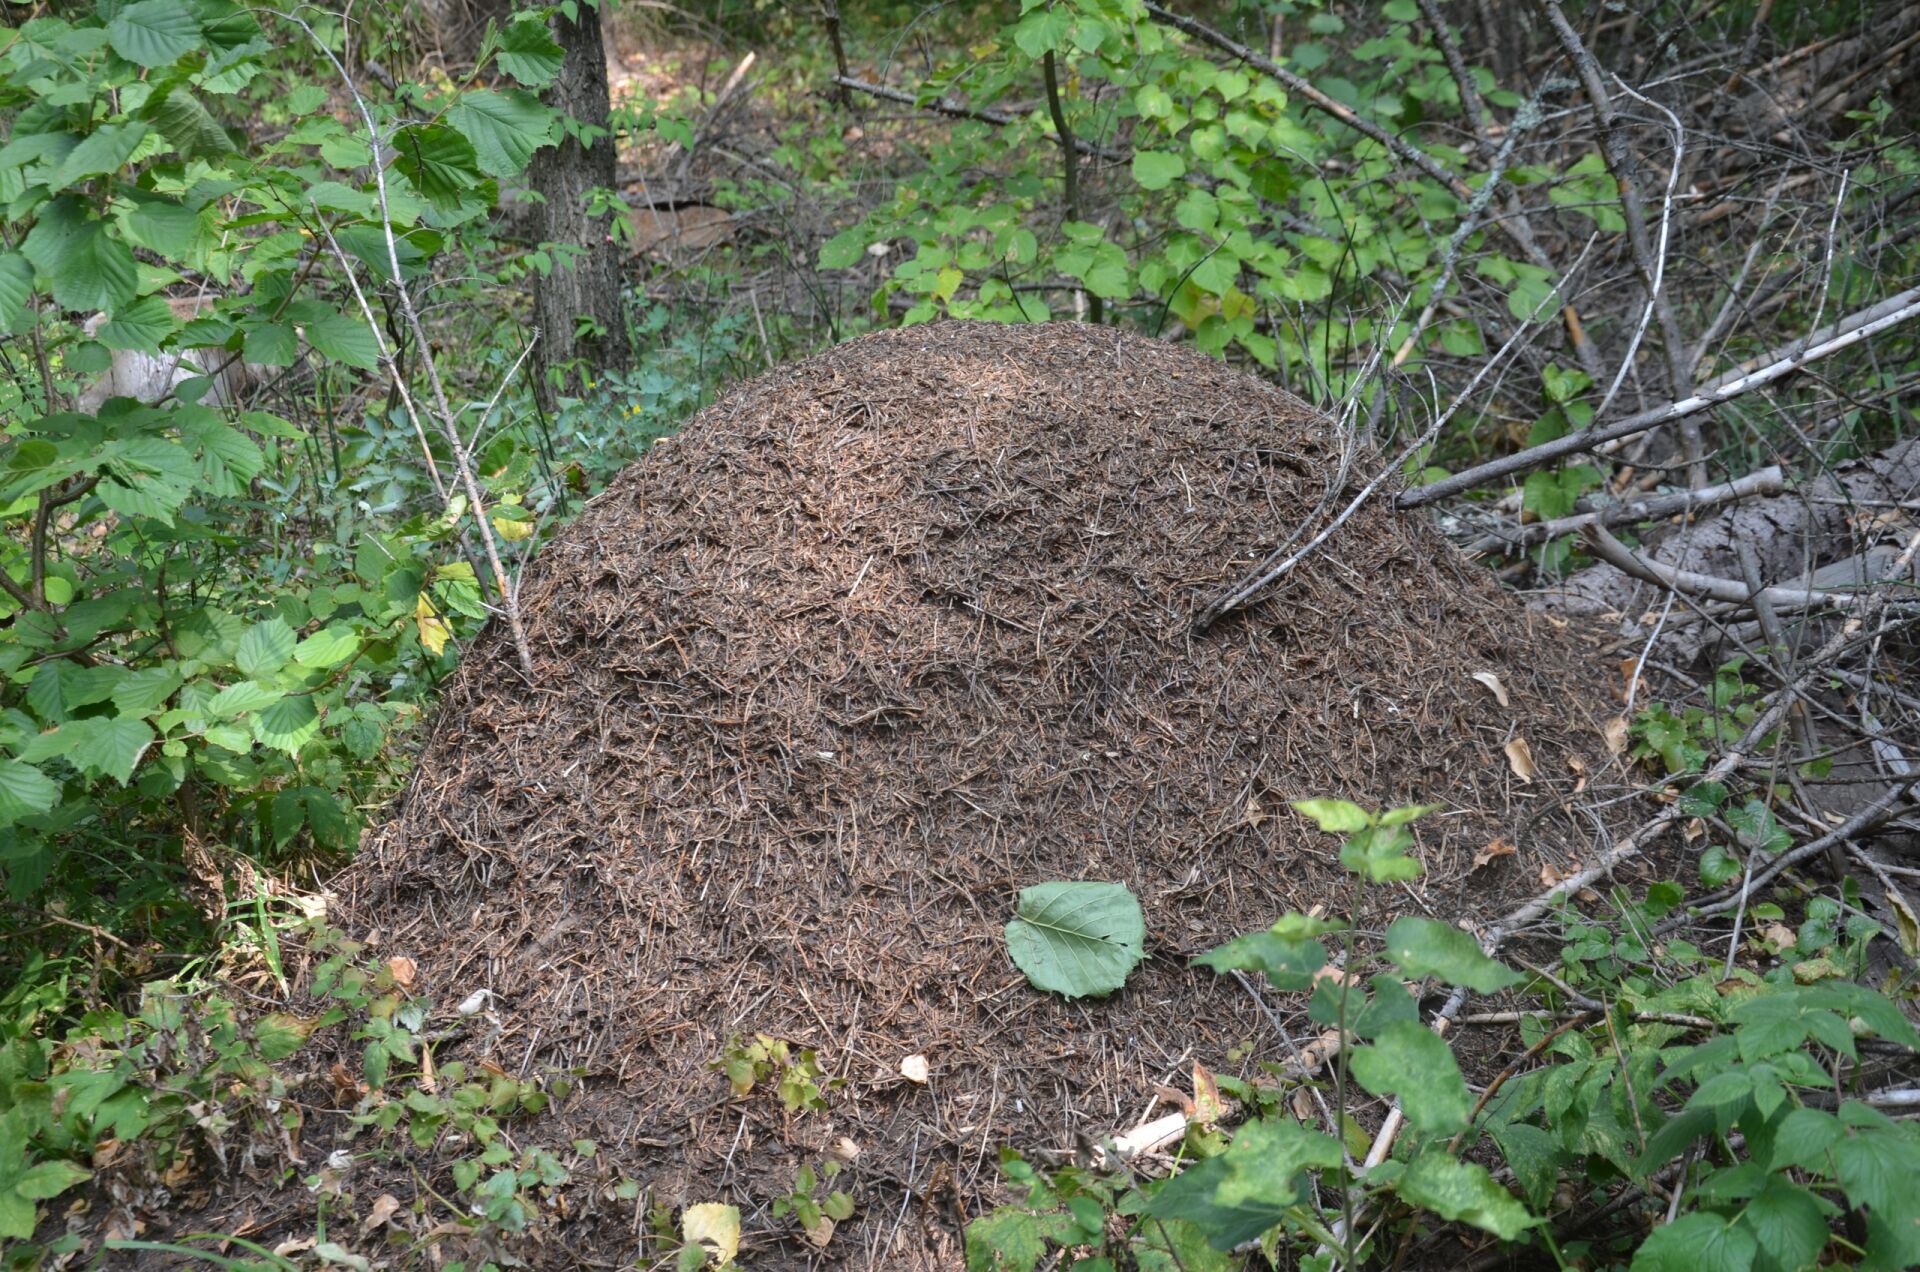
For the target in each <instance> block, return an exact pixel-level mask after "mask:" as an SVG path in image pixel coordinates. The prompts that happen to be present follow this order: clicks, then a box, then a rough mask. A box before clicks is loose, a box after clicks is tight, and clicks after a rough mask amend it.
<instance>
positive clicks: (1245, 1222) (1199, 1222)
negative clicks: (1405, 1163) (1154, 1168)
mask: <svg viewBox="0 0 1920 1272" xmlns="http://www.w3.org/2000/svg"><path fill="white" fill-rule="evenodd" d="M1341 1161H1342V1154H1341V1148H1340V1142H1339V1141H1338V1140H1336V1139H1334V1138H1333V1137H1332V1136H1330V1135H1326V1134H1323V1133H1321V1132H1319V1131H1310V1130H1308V1129H1307V1128H1305V1127H1304V1126H1301V1125H1300V1124H1299V1123H1298V1122H1295V1121H1294V1120H1293V1119H1291V1118H1289V1117H1285V1116H1274V1117H1267V1118H1263V1119H1261V1120H1260V1121H1257V1122H1250V1123H1248V1124H1247V1125H1246V1126H1244V1127H1242V1128H1241V1130H1240V1133H1239V1134H1238V1135H1236V1136H1234V1138H1233V1143H1232V1144H1230V1145H1228V1147H1227V1151H1226V1152H1225V1153H1222V1154H1221V1155H1219V1156H1217V1157H1210V1158H1207V1159H1206V1160H1204V1161H1202V1162H1200V1163H1199V1164H1198V1165H1195V1166H1190V1167H1188V1168H1187V1169H1186V1170H1185V1171H1183V1172H1181V1173H1180V1174H1179V1175H1178V1176H1176V1177H1174V1178H1173V1179H1171V1180H1169V1181H1168V1182H1167V1183H1166V1185H1165V1186H1163V1187H1162V1188H1161V1189H1160V1190H1159V1191H1158V1192H1156V1193H1155V1194H1154V1195H1153V1199H1152V1200H1151V1201H1149V1202H1148V1203H1147V1213H1148V1214H1151V1215H1154V1216H1156V1217H1158V1218H1162V1219H1183V1220H1185V1221H1187V1222H1188V1223H1191V1224H1193V1225H1194V1226H1195V1227H1197V1228H1199V1229H1200V1231H1201V1232H1203V1233H1205V1234H1206V1237H1207V1242H1208V1244H1209V1245H1211V1246H1212V1247H1213V1248H1214V1249H1216V1250H1230V1249H1232V1248H1233V1247H1234V1246H1237V1245H1239V1244H1241V1243H1242V1242H1246V1241H1252V1240H1253V1239H1255V1238H1256V1237H1258V1236H1259V1235H1260V1234H1261V1233H1263V1232H1265V1231H1266V1230H1267V1229H1269V1228H1271V1227H1273V1226H1274V1225H1275V1224H1277V1223H1279V1222H1280V1220H1281V1218H1282V1217H1283V1216H1284V1215H1285V1213H1286V1208H1287V1207H1288V1206H1291V1205H1294V1204H1295V1203H1297V1202H1298V1201H1299V1200H1300V1197H1301V1193H1300V1187H1299V1178H1300V1175H1301V1174H1302V1173H1303V1172H1304V1171H1307V1170H1312V1169H1322V1170H1330V1169H1333V1168H1335V1167H1338V1166H1339V1165H1340V1164H1341Z"/></svg>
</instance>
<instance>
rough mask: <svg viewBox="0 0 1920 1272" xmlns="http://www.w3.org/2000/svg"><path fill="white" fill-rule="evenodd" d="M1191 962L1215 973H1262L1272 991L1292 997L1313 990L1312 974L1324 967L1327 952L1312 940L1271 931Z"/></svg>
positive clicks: (1237, 940) (1235, 941)
mask: <svg viewBox="0 0 1920 1272" xmlns="http://www.w3.org/2000/svg"><path fill="white" fill-rule="evenodd" d="M1193 961H1194V964H1195V965H1196V966H1199V967H1210V968H1212V969H1213V970H1214V971H1216V972H1230V971H1243V972H1261V973H1264V974H1265V976H1266V978H1267V979H1268V980H1269V981H1271V982H1272V984H1273V987H1274V988H1275V989H1278V990H1282V991H1285V992H1288V993H1292V992H1296V991H1299V990H1303V989H1311V988H1312V987H1313V980H1314V974H1315V973H1317V972H1318V971H1319V970H1320V969H1321V968H1323V967H1325V966H1326V965H1327V951H1326V947H1325V946H1323V945H1321V944H1320V942H1318V941H1315V940H1290V939H1288V938H1285V937H1282V936H1278V935H1276V934H1275V933H1273V932H1271V931H1268V932H1249V933H1247V934H1246V935H1244V936H1236V937H1234V938H1233V939H1232V940H1231V941H1228V942H1227V943H1226V944H1225V945H1221V946H1216V947H1215V948H1213V949H1211V950H1208V951H1207V952H1206V953H1205V954H1202V955H1200V956H1199V957H1198V958H1196V959H1194V960H1193Z"/></svg>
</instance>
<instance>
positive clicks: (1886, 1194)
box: [1833, 1131, 1920, 1214]
mask: <svg viewBox="0 0 1920 1272" xmlns="http://www.w3.org/2000/svg"><path fill="white" fill-rule="evenodd" d="M1833 1165H1834V1174H1836V1175H1838V1176H1839V1178H1840V1186H1841V1187H1842V1188H1844V1189H1845V1190H1846V1193H1847V1200H1848V1201H1851V1202H1852V1203H1853V1204H1854V1205H1856V1206H1866V1207H1868V1208H1869V1209H1872V1210H1876V1211H1879V1212H1881V1213H1883V1214H1884V1213H1888V1212H1891V1211H1896V1210H1901V1209H1903V1208H1904V1207H1903V1203H1904V1202H1905V1199H1906V1198H1907V1197H1908V1195H1909V1193H1910V1190H1911V1189H1912V1188H1913V1185H1914V1178H1915V1176H1916V1175H1920V1142H1915V1140H1913V1139H1911V1138H1909V1137H1907V1136H1906V1135H1903V1134H1901V1133H1899V1132H1897V1131H1893V1132H1890V1131H1866V1132H1858V1133H1855V1134H1852V1135H1848V1136H1847V1137H1846V1138H1845V1139H1843V1140H1841V1141H1840V1142H1839V1143H1837V1144H1835V1145H1834V1146H1833Z"/></svg>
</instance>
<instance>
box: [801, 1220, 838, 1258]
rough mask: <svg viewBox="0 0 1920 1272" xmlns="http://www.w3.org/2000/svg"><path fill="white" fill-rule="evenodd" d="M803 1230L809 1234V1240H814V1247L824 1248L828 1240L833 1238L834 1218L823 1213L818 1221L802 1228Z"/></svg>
mask: <svg viewBox="0 0 1920 1272" xmlns="http://www.w3.org/2000/svg"><path fill="white" fill-rule="evenodd" d="M801 1231H802V1232H805V1233H806V1234H807V1240H809V1241H811V1242H813V1244H814V1248H816V1249H820V1250H824V1249H826V1246H827V1242H829V1241H831V1240H833V1220H832V1218H830V1217H829V1216H827V1215H821V1216H820V1221H819V1222H818V1223H816V1224H814V1225H813V1226H812V1227H810V1228H802V1229H801Z"/></svg>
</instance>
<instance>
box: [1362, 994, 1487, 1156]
mask: <svg viewBox="0 0 1920 1272" xmlns="http://www.w3.org/2000/svg"><path fill="white" fill-rule="evenodd" d="M1352 1064H1353V1076H1354V1078H1355V1079H1356V1080H1357V1081H1358V1082H1359V1083H1360V1085H1361V1086H1363V1087H1365V1088H1366V1089H1367V1090H1369V1091H1371V1092H1373V1093H1374V1094H1375V1095H1379V1096H1388V1095H1397V1096H1399V1097H1400V1107H1401V1108H1402V1109H1404V1110H1405V1111H1406V1115H1407V1121H1409V1122H1411V1123H1413V1125H1414V1126H1415V1127H1416V1128H1417V1129H1419V1130H1423V1131H1429V1132H1432V1133H1433V1134H1436V1135H1447V1134H1451V1133H1453V1132H1454V1131H1458V1130H1460V1129H1462V1128H1463V1127H1465V1126H1466V1124H1467V1117H1468V1115H1469V1113H1471V1112H1472V1110H1473V1097H1472V1096H1471V1094H1470V1093H1469V1092H1468V1091H1467V1081H1466V1079H1465V1078H1463V1077H1461V1076H1460V1065H1459V1063H1458V1062H1457V1061H1455V1060H1454V1058H1453V1052H1452V1051H1450V1050H1448V1049H1447V1044H1446V1043H1444V1042H1442V1041H1441V1040H1440V1038H1439V1037H1438V1036H1436V1035H1435V1034H1434V1032H1433V1031H1432V1030H1431V1029H1428V1028H1427V1027H1426V1026H1425V1025H1423V1024H1421V1023H1420V1022H1419V1021H1415V1020H1397V1021H1395V1022H1393V1023H1392V1024H1390V1025H1388V1026H1387V1027H1386V1028H1384V1029H1382V1030H1381V1031H1380V1034H1379V1037H1378V1039H1377V1040H1375V1041H1374V1042H1373V1044H1372V1045H1370V1046H1366V1047H1360V1048H1358V1049H1356V1050H1355V1051H1354V1053H1353V1060H1352Z"/></svg>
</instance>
